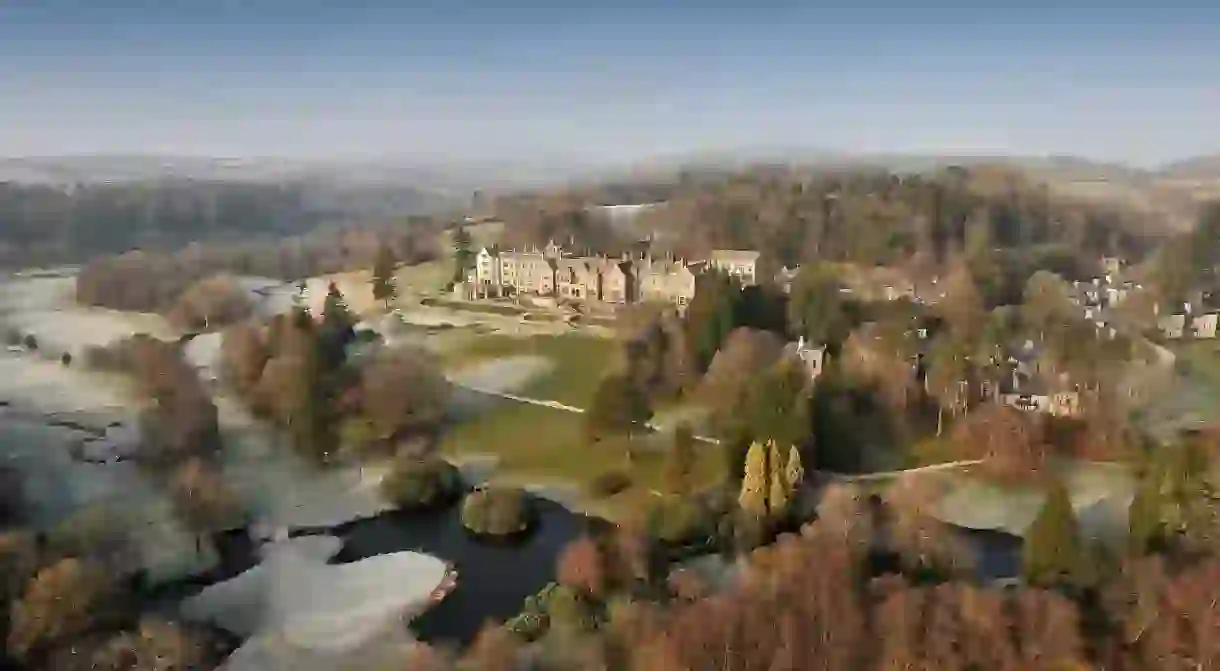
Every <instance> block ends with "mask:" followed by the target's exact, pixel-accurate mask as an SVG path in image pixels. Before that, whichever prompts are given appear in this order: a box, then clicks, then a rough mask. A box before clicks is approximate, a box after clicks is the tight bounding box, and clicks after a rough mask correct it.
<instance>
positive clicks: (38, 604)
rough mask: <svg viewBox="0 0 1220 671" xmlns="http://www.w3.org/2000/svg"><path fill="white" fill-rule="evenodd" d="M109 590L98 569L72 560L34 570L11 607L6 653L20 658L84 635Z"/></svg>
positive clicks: (101, 611) (81, 561) (111, 586)
mask: <svg viewBox="0 0 1220 671" xmlns="http://www.w3.org/2000/svg"><path fill="white" fill-rule="evenodd" d="M112 588H113V585H112V584H111V582H110V579H109V577H108V576H106V575H105V573H104V572H103V571H102V570H101V569H100V568H98V567H96V566H94V565H92V564H90V563H89V562H87V561H85V560H81V559H77V558H75V557H69V558H67V559H63V560H61V561H59V562H57V563H55V564H52V565H50V566H47V567H45V568H43V569H42V570H40V571H38V573H37V574H36V575H35V576H34V577H33V579H32V580H30V582H29V585H28V586H27V587H26V589H25V593H24V594H23V595H22V597H21V599H20V600H19V601H17V602H15V603H14V604H13V607H12V617H11V625H10V630H9V636H8V649H9V651H10V652H12V653H13V654H15V655H17V656H18V657H24V656H26V655H28V654H30V653H31V652H35V651H38V650H40V649H45V648H46V647H48V646H52V645H55V644H57V643H60V642H63V641H65V640H68V639H70V638H72V637H74V636H77V635H80V634H82V633H84V632H85V631H87V630H88V629H89V628H90V627H91V626H93V625H94V623H95V621H96V619H97V618H98V617H100V616H101V615H102V613H103V611H104V608H103V606H104V605H105V604H106V601H107V599H108V598H109V597H110V596H111V592H112Z"/></svg>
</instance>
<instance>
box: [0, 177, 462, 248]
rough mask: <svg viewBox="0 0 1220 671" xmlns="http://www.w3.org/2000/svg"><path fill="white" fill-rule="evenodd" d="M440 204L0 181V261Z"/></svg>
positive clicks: (178, 243)
mask: <svg viewBox="0 0 1220 671" xmlns="http://www.w3.org/2000/svg"><path fill="white" fill-rule="evenodd" d="M438 204H439V203H436V202H432V201H430V200H429V198H428V197H426V195H424V194H423V193H421V192H419V191H418V190H415V189H410V188H404V189H397V190H394V189H389V188H363V189H361V188H357V187H350V188H348V187H339V186H328V185H325V184H321V183H311V182H304V181H292V182H286V183H282V184H275V183H252V182H238V181H222V180H188V179H161V180H150V181H143V182H130V183H91V184H82V185H76V186H70V187H65V186H48V185H34V184H19V183H13V182H0V264H4V265H13V266H22V267H30V266H37V265H47V264H55V263H77V262H81V261H84V260H87V259H89V258H92V257H94V256H99V255H107V254H120V253H123V252H126V251H129V250H132V249H146V250H158V251H166V250H173V249H179V248H181V247H183V246H185V245H187V244H190V243H192V242H220V241H241V242H249V241H251V240H276V239H279V238H284V237H288V236H297V235H304V234H307V233H310V232H312V231H314V230H315V229H317V228H319V227H320V226H323V225H325V226H344V225H351V224H354V223H358V224H361V225H365V224H369V223H380V222H386V221H392V220H395V219H401V218H403V217H415V216H416V215H418V214H419V213H421V212H422V211H423V210H424V209H426V208H428V207H432V208H435V207H436V206H437V205H438ZM417 218H421V219H422V218H424V217H417Z"/></svg>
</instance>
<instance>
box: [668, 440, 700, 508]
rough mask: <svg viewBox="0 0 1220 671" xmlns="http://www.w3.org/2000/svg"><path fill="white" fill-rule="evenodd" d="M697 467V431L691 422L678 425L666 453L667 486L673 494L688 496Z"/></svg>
mask: <svg viewBox="0 0 1220 671" xmlns="http://www.w3.org/2000/svg"><path fill="white" fill-rule="evenodd" d="M694 467H695V432H694V430H693V429H691V427H690V425H689V424H686V423H683V424H680V425H678V428H677V429H676V430H675V431H674V441H673V444H672V445H671V446H670V448H669V451H668V452H666V454H665V487H666V489H667V490H668V491H669V493H671V494H675V495H677V496H686V495H687V494H689V493H690V491H691V485H692V482H691V479H692V478H693V473H692V471H693V470H694Z"/></svg>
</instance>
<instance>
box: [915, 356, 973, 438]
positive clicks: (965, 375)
mask: <svg viewBox="0 0 1220 671" xmlns="http://www.w3.org/2000/svg"><path fill="white" fill-rule="evenodd" d="M968 356H969V355H968V353H967V351H966V349H965V347H964V346H963V345H962V343H960V342H959V341H957V340H954V339H952V338H950V337H948V336H947V335H941V336H937V338H936V340H935V341H933V343H932V352H931V357H930V358H931V361H930V363H929V365H928V372H927V377H926V378H925V379H924V383H925V384H926V385H927V388H928V392H929V393H930V394H931V395H932V397H933V398H935V399H936V405H937V414H936V435H938V436H939V435H940V434H941V432H942V431H943V428H944V410H945V408H949V409H950V411H952V413H953V414H954V415H955V416H956V415H957V413H958V412H961V411H963V410H965V409H966V406H967V405H968V403H969V400H970V396H969V380H970V378H969V376H970V363H969V361H968V360H967V357H968Z"/></svg>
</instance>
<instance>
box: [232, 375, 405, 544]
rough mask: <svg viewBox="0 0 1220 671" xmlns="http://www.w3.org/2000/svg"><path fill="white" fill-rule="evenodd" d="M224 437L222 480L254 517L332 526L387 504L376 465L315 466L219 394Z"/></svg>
mask: <svg viewBox="0 0 1220 671" xmlns="http://www.w3.org/2000/svg"><path fill="white" fill-rule="evenodd" d="M217 407H218V408H219V410H220V418H221V431H222V433H223V434H224V438H225V454H224V458H225V476H226V481H227V482H228V483H229V484H230V485H231V486H232V487H233V488H234V489H236V490H237V491H238V493H239V494H241V496H242V497H243V498H244V499H245V501H246V504H247V505H248V506H249V508H250V509H251V510H252V512H254V514H255V515H256V516H257V518H258V519H259V520H260V521H262V522H263V523H265V524H268V525H270V526H273V527H288V528H300V527H330V526H335V525H338V524H342V523H344V522H350V521H352V520H356V519H362V518H367V517H374V516H376V515H378V514H379V513H381V512H384V511H386V510H389V509H390V507H391V506H390V504H389V503H387V502H386V500H385V499H384V498H383V497H382V496H381V493H380V491H379V490H378V487H379V485H380V483H381V476H382V474H383V471H382V470H381V469H379V468H376V467H371V466H366V467H364V468H339V469H334V470H327V471H325V472H319V471H318V470H317V469H316V468H314V467H313V466H311V465H309V464H306V463H305V462H304V461H302V460H301V459H299V458H298V457H297V456H296V455H295V454H293V453H292V451H291V450H289V449H286V447H283V446H282V447H278V448H277V447H275V446H274V444H273V443H274V440H275V436H274V435H273V434H272V432H270V431H269V430H268V429H267V428H266V427H264V426H262V425H260V424H258V423H256V422H254V421H253V420H252V419H251V418H250V417H249V415H248V414H247V413H246V412H245V411H244V410H243V409H241V408H240V407H237V406H236V405H235V404H234V403H233V402H232V401H231V400H228V399H224V398H218V399H217Z"/></svg>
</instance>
